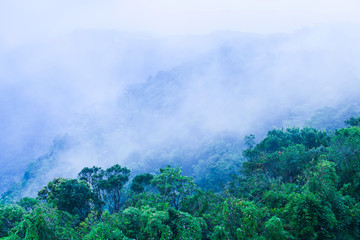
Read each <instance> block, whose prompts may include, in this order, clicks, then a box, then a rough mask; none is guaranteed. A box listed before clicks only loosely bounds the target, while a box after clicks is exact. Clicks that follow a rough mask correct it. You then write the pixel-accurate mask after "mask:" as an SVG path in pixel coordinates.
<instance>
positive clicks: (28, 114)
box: [0, 25, 360, 193]
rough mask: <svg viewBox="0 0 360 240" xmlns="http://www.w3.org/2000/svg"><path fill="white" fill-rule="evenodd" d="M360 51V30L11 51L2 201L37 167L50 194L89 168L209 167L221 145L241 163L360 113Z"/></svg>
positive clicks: (83, 42) (5, 80)
mask: <svg viewBox="0 0 360 240" xmlns="http://www.w3.org/2000/svg"><path fill="white" fill-rule="evenodd" d="M359 40H360V27H359V26H356V25H341V26H322V27H316V28H307V29H303V30H299V31H296V32H294V33H289V34H268V35H261V34H248V33H237V32H227V31H221V32H213V33H211V34H207V35H187V36H174V37H167V38H160V37H155V36H144V35H136V34H129V33H124V32H116V31H106V30H77V31H74V32H72V33H71V34H69V35H66V36H63V37H62V38H56V39H51V40H48V39H46V40H44V41H43V42H41V43H38V42H37V43H31V44H28V45H20V46H16V47H13V48H7V47H5V45H2V44H1V40H0V111H1V118H0V126H1V127H0V163H1V165H2V168H1V169H0V183H1V185H0V191H1V192H3V191H5V190H6V189H7V188H8V187H9V186H11V185H12V184H13V183H15V182H17V181H20V180H21V179H22V177H23V175H24V173H25V170H26V168H27V167H28V166H29V163H33V162H36V160H37V159H38V160H37V163H36V164H38V165H36V166H37V167H36V168H37V169H38V170H39V173H38V175H34V177H35V178H36V179H37V180H36V181H34V182H36V183H37V184H40V185H44V184H45V183H46V182H48V181H49V180H51V179H52V178H54V177H57V176H63V177H74V176H75V175H76V174H77V173H78V172H79V170H80V169H81V168H83V167H84V166H93V165H97V166H103V167H108V166H111V165H113V164H114V163H120V164H121V165H127V166H133V167H134V168H136V166H135V165H136V162H137V161H140V162H142V163H146V164H147V165H148V167H150V166H152V165H154V166H155V165H156V166H157V165H161V159H167V158H176V159H177V162H178V163H179V162H181V161H187V162H191V161H192V160H194V161H195V160H196V161H200V160H201V159H205V158H207V157H209V156H210V154H208V155H207V154H203V155H202V157H196V156H197V153H199V152H201V151H202V150H201V149H204V148H205V149H206V148H207V147H209V146H211V145H212V144H213V143H214V142H218V141H223V142H224V141H225V142H226V143H229V144H230V143H231V144H230V145H231V146H228V147H224V149H227V148H231V149H236V151H237V152H239V153H240V152H241V147H240V145H241V144H242V143H241V141H242V139H243V137H244V136H245V135H247V134H250V133H254V134H256V135H257V136H259V137H260V138H261V136H264V135H265V134H266V132H267V131H268V130H269V129H271V128H281V127H283V126H284V127H287V126H294V125H297V126H300V127H301V126H304V125H305V124H306V122H307V121H308V120H310V119H311V118H312V117H313V116H314V114H316V113H319V112H318V110H319V109H323V108H325V107H330V108H331V109H335V111H336V110H339V111H342V110H343V111H345V110H344V109H346V108H349V106H351V105H352V106H354V107H352V108H351V111H353V112H358V113H359V112H360V111H359V110H360V109H359V108H358V107H357V106H358V104H359V102H360V101H359V99H358V96H359V92H360V61H359V59H360V48H357V47H356V46H357V44H358V42H359ZM345 115H346V114H344V118H345ZM315 116H316V115H315ZM331 116H333V114H330V115H329V118H330V117H331ZM313 120H314V119H313ZM320 122H321V121H320ZM317 127H321V124H320V126H317ZM259 140H260V139H259ZM224 145H226V144H224ZM171 149H176V150H178V153H174V154H171ZM185 152H190V154H189V155H187V156H185V155H184V153H185ZM164 154H165V155H164ZM162 155H163V156H162ZM198 155H199V154H198ZM200 155H201V154H200ZM39 159H42V160H39ZM44 159H45V160H44ZM137 159H138V160H137ZM182 159H184V160H182ZM151 161H152V162H151ZM189 165H191V164H189ZM41 170H43V172H42V171H41ZM146 170H148V169H146ZM139 171H140V170H139ZM29 188H30V189H33V190H29V192H30V193H33V192H32V191H35V187H33V188H32V187H29Z"/></svg>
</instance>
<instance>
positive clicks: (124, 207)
mask: <svg viewBox="0 0 360 240" xmlns="http://www.w3.org/2000/svg"><path fill="white" fill-rule="evenodd" d="M346 124H347V127H344V128H340V129H337V130H334V131H322V130H317V129H316V128H312V127H304V128H302V129H300V128H297V127H293V128H287V129H273V130H271V131H269V132H268V133H267V135H266V136H265V138H264V139H263V140H262V141H260V142H258V143H257V144H256V143H255V136H254V135H248V136H246V137H245V139H244V140H245V143H246V146H247V148H246V150H244V151H243V152H242V154H241V156H240V155H236V156H237V157H227V158H223V159H222V161H223V163H222V164H218V162H216V161H210V162H205V163H202V165H198V168H201V169H200V170H199V169H198V170H197V171H195V175H194V176H187V175H184V174H183V172H182V169H181V168H180V167H171V166H170V165H169V166H165V167H162V168H160V169H159V171H157V172H149V173H142V174H137V175H135V176H133V175H132V174H131V171H130V169H128V168H127V167H123V166H120V165H119V164H115V165H114V166H112V167H109V168H107V169H102V168H101V167H96V166H93V167H84V168H83V169H82V170H81V171H80V172H79V174H78V176H77V178H76V179H70V178H55V179H53V180H52V181H50V182H49V183H48V184H47V185H46V186H44V187H43V188H42V189H39V191H38V194H37V197H36V198H31V197H23V198H21V199H19V200H15V201H14V200H13V199H14V198H11V194H8V195H7V194H3V195H2V199H1V202H2V204H1V205H0V237H1V239H6V240H20V239H27V240H30V239H31V240H35V239H48V240H53V239H54V240H55V239H74V240H75V239H87V240H95V239H103V240H105V239H112V240H117V239H124V240H125V239H179V240H180V239H214V240H215V239H217V240H225V239H273V240H275V239H276V240H281V239H359V238H360V117H351V118H350V119H349V120H347V121H346ZM226 154H228V155H229V153H226ZM196 174H197V175H196ZM228 175H231V176H228ZM226 176H227V177H226Z"/></svg>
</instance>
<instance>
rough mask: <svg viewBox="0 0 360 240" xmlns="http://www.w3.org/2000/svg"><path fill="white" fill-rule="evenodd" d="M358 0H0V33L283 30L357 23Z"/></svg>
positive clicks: (27, 37)
mask: <svg viewBox="0 0 360 240" xmlns="http://www.w3.org/2000/svg"><path fill="white" fill-rule="evenodd" d="M359 12H360V1H359V0H342V1H339V0H221V1H215V0H102V1H100V0H96V1H95V0H77V1H70V0H61V1H60V0H57V1H55V0H32V1H26V0H0V39H2V41H3V43H4V44H7V45H17V44H21V43H24V42H27V41H38V40H39V38H40V39H41V38H45V37H46V36H57V35H58V34H64V33H66V32H69V31H71V30H74V29H78V28H101V29H103V28H109V29H117V30H124V31H131V32H146V33H152V34H162V35H163V34H165V35H167V34H203V33H207V32H211V31H214V30H235V31H242V32H260V33H271V32H289V31H294V30H296V29H299V28H301V27H304V26H313V25H318V24H333V23H339V22H341V23H343V22H347V23H348V22H351V23H360V17H359Z"/></svg>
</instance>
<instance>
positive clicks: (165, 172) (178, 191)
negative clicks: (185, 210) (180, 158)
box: [151, 166, 196, 210]
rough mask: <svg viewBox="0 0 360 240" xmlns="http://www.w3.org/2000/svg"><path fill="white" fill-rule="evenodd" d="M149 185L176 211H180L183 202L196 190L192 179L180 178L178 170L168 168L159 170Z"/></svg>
mask: <svg viewBox="0 0 360 240" xmlns="http://www.w3.org/2000/svg"><path fill="white" fill-rule="evenodd" d="M151 183H152V184H153V185H154V186H155V187H156V188H157V189H158V190H159V192H160V194H161V196H162V198H163V199H164V200H165V201H167V202H169V203H170V204H171V206H172V207H174V208H175V209H176V210H179V209H180V207H181V206H182V202H183V200H184V199H186V198H188V197H189V196H190V195H191V194H193V193H194V191H195V189H196V187H195V184H194V180H193V178H191V177H188V176H182V175H181V170H180V169H179V168H171V167H169V166H168V167H166V168H162V169H160V174H159V175H156V176H155V177H154V179H153V180H152V181H151Z"/></svg>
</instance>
